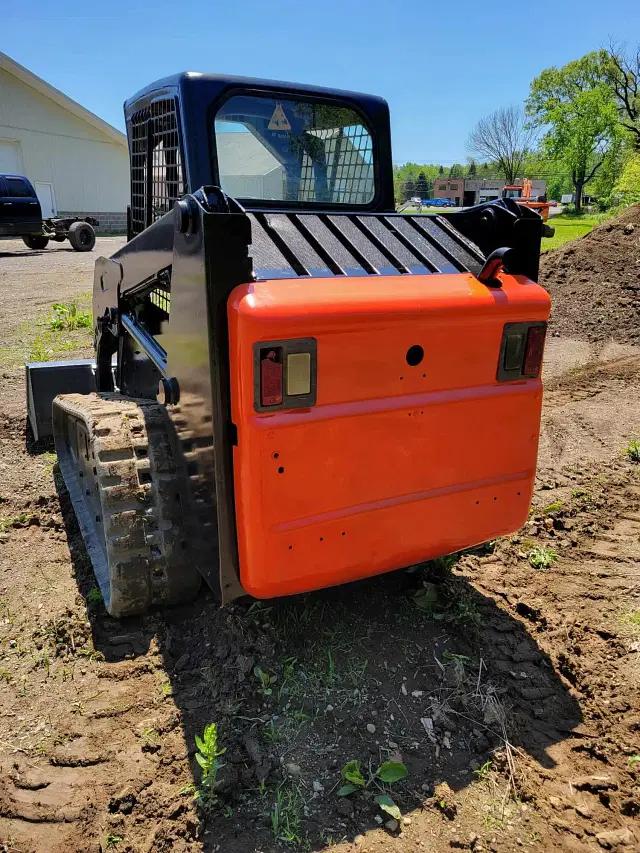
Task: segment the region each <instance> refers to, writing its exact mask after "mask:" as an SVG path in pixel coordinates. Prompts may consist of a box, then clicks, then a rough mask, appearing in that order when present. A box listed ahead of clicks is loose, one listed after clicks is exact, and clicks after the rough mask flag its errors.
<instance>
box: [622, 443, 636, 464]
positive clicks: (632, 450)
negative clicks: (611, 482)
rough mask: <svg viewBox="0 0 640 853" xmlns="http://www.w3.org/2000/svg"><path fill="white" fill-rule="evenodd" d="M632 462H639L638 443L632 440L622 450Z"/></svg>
mask: <svg viewBox="0 0 640 853" xmlns="http://www.w3.org/2000/svg"><path fill="white" fill-rule="evenodd" d="M624 452H625V453H626V454H627V456H628V457H629V459H630V460H631V461H632V462H640V441H638V440H637V439H632V440H631V441H630V442H629V444H627V446H626V447H625V449H624Z"/></svg>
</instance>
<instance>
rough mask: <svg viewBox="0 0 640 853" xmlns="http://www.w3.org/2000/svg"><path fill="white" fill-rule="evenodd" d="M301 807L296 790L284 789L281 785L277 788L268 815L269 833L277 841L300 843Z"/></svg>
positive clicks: (300, 800)
mask: <svg viewBox="0 0 640 853" xmlns="http://www.w3.org/2000/svg"><path fill="white" fill-rule="evenodd" d="M302 807H303V800H302V797H301V795H300V791H299V790H298V789H297V788H284V787H283V786H282V785H281V786H280V787H279V788H278V790H277V791H276V799H275V802H274V804H273V808H272V809H271V815H270V818H271V831H272V832H273V835H274V837H275V838H277V839H278V841H284V842H286V843H287V844H296V845H297V844H301V843H302V826H301V821H302V818H301V812H302Z"/></svg>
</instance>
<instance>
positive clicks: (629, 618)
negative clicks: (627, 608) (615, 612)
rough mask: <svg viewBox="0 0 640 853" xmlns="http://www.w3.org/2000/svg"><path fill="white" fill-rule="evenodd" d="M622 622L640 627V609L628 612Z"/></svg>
mask: <svg viewBox="0 0 640 853" xmlns="http://www.w3.org/2000/svg"><path fill="white" fill-rule="evenodd" d="M622 622H626V623H627V625H633V626H635V627H638V628H640V610H635V611H634V612H633V613H627V615H626V616H623V617H622Z"/></svg>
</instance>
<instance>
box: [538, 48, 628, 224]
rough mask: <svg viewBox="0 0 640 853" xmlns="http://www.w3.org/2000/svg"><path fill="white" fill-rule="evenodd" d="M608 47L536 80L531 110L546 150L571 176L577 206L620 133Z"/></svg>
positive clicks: (549, 69) (548, 71)
mask: <svg viewBox="0 0 640 853" xmlns="http://www.w3.org/2000/svg"><path fill="white" fill-rule="evenodd" d="M603 55H604V51H598V52H594V53H588V54H586V56H583V57H582V59H576V60H574V61H573V62H569V63H568V64H567V65H565V66H563V67H562V68H555V67H554V68H547V69H546V70H545V71H543V72H542V74H540V76H539V77H536V78H535V80H534V81H533V82H532V83H531V90H530V93H529V97H528V99H527V104H526V109H527V114H528V115H529V116H530V117H531V119H532V121H533V123H534V124H535V125H537V126H539V127H540V128H542V129H543V130H544V132H545V135H544V137H543V140H542V152H543V153H544V154H545V155H546V156H548V157H550V158H552V159H557V160H560V161H561V162H562V164H563V165H564V166H565V167H566V168H567V170H568V171H569V172H570V174H571V183H572V186H573V189H574V193H575V198H576V210H577V211H580V210H581V208H582V196H583V193H584V188H585V186H586V185H587V184H588V183H589V181H591V180H593V178H594V177H595V176H596V174H597V172H598V170H599V169H601V168H602V166H603V164H604V163H605V160H606V158H607V156H608V155H609V153H610V151H611V150H612V148H614V147H615V145H616V143H617V139H618V138H619V134H620V125H619V124H618V117H617V109H616V104H615V102H614V99H613V97H612V93H611V89H610V88H609V86H608V85H607V83H606V80H605V77H604V73H603V58H604V56H603Z"/></svg>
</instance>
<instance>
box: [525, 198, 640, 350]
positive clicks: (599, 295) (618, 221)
mask: <svg viewBox="0 0 640 853" xmlns="http://www.w3.org/2000/svg"><path fill="white" fill-rule="evenodd" d="M540 283H541V284H543V285H544V286H545V287H546V288H547V290H549V292H550V293H551V298H552V311H551V322H550V329H551V330H552V332H557V333H559V334H561V335H563V336H569V337H574V338H580V339H586V340H589V341H608V340H611V339H613V340H615V341H616V342H618V343H622V344H640V205H637V204H635V205H633V206H632V207H629V208H628V209H627V210H625V211H624V212H623V213H621V214H620V216H617V217H616V218H614V219H609V220H606V221H605V222H603V223H602V225H599V226H598V227H597V228H594V229H593V231H592V232H591V233H590V234H587V235H585V236H584V237H582V238H581V239H579V240H573V241H571V242H570V243H567V244H565V245H564V246H562V247H560V248H559V249H554V250H553V251H550V252H547V253H546V254H545V255H543V257H542V260H541V263H540Z"/></svg>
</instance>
